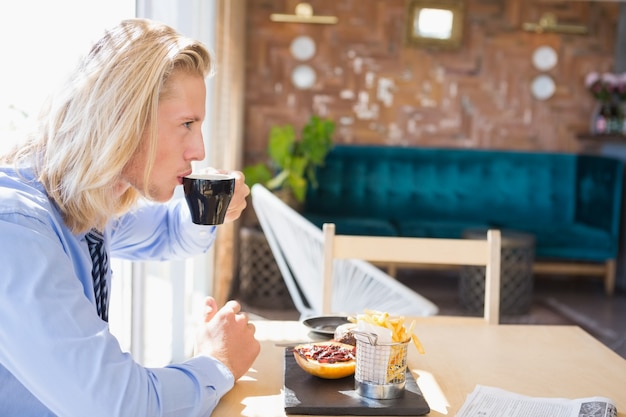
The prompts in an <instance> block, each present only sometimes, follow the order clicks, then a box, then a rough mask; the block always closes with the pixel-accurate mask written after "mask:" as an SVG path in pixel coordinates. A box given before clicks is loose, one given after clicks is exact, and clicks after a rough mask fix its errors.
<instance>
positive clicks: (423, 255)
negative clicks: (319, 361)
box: [322, 223, 501, 324]
mask: <svg viewBox="0 0 626 417" xmlns="http://www.w3.org/2000/svg"><path fill="white" fill-rule="evenodd" d="M323 234H324V283H323V308H322V311H323V312H325V313H327V312H329V311H330V300H331V297H332V294H331V292H332V290H333V276H334V274H333V272H334V271H333V270H334V265H335V260H336V259H353V258H357V259H363V260H367V261H370V262H380V263H388V262H391V263H403V264H407V263H408V264H431V265H476V266H485V268H486V272H485V309H484V319H485V320H486V321H487V322H488V323H489V324H498V323H499V319H500V254H501V252H500V250H501V233H500V231H499V230H488V231H487V238H486V240H474V239H439V238H436V239H435V238H405V237H378V236H350V235H337V234H335V225H334V224H332V223H326V224H324V226H323Z"/></svg>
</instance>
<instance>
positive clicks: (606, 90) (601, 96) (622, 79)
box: [585, 71, 626, 102]
mask: <svg viewBox="0 0 626 417" xmlns="http://www.w3.org/2000/svg"><path fill="white" fill-rule="evenodd" d="M585 87H587V89H588V90H589V92H590V93H591V94H592V95H593V97H594V98H595V99H596V100H599V101H603V102H608V101H610V100H611V98H613V97H614V98H617V99H618V100H620V101H624V100H626V72H624V73H622V74H614V73H610V72H605V73H603V74H600V73H598V72H596V71H594V72H590V73H589V74H587V76H586V77H585Z"/></svg>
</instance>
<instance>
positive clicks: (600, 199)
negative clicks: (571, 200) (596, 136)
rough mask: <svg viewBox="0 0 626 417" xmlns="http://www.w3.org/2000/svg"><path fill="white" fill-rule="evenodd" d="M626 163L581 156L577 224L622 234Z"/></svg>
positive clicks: (577, 170)
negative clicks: (621, 222)
mask: <svg viewBox="0 0 626 417" xmlns="http://www.w3.org/2000/svg"><path fill="white" fill-rule="evenodd" d="M622 182H623V162H622V161H620V160H618V159H614V158H608V157H603V156H594V155H579V156H578V158H577V166H576V215H575V217H576V221H577V222H580V223H584V224H586V225H589V226H593V227H597V228H600V229H602V230H605V231H607V232H609V233H610V234H611V235H613V236H614V237H615V239H616V244H617V239H619V234H620V218H621V205H622Z"/></svg>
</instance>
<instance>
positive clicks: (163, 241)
mask: <svg viewBox="0 0 626 417" xmlns="http://www.w3.org/2000/svg"><path fill="white" fill-rule="evenodd" d="M215 229H216V227H215V226H202V225H197V224H194V223H193V222H192V221H191V215H190V213H189V209H188V208H187V205H186V202H185V200H184V199H182V198H180V199H174V200H172V201H170V202H169V203H166V204H157V203H150V202H145V201H143V202H142V203H141V204H139V206H138V207H137V208H136V209H134V210H132V211H130V212H129V213H126V214H124V215H123V216H121V217H120V218H119V219H117V220H116V221H114V222H113V223H112V225H111V227H109V228H108V230H109V231H110V238H109V240H110V243H109V251H110V254H111V256H113V257H118V258H122V259H128V260H143V261H146V260H159V261H162V260H173V259H183V258H186V257H189V256H194V255H199V254H201V253H204V252H206V251H207V249H208V248H209V247H210V246H211V245H212V244H213V241H214V239H215Z"/></svg>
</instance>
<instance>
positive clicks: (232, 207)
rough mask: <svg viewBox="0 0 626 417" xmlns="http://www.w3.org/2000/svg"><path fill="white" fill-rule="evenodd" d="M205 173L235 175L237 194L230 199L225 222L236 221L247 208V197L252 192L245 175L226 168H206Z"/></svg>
mask: <svg viewBox="0 0 626 417" xmlns="http://www.w3.org/2000/svg"><path fill="white" fill-rule="evenodd" d="M202 172H203V173H212V172H217V173H220V174H228V175H232V176H233V177H235V194H233V197H232V198H231V200H230V204H229V205H228V211H227V212H226V217H224V223H229V222H234V221H235V220H237V219H238V218H239V216H241V213H242V212H243V210H244V209H245V208H246V206H247V204H248V202H247V201H246V197H248V195H249V194H250V187H248V186H247V185H246V182H245V177H244V175H243V172H241V171H229V170H226V169H215V168H205V169H203V170H202Z"/></svg>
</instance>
